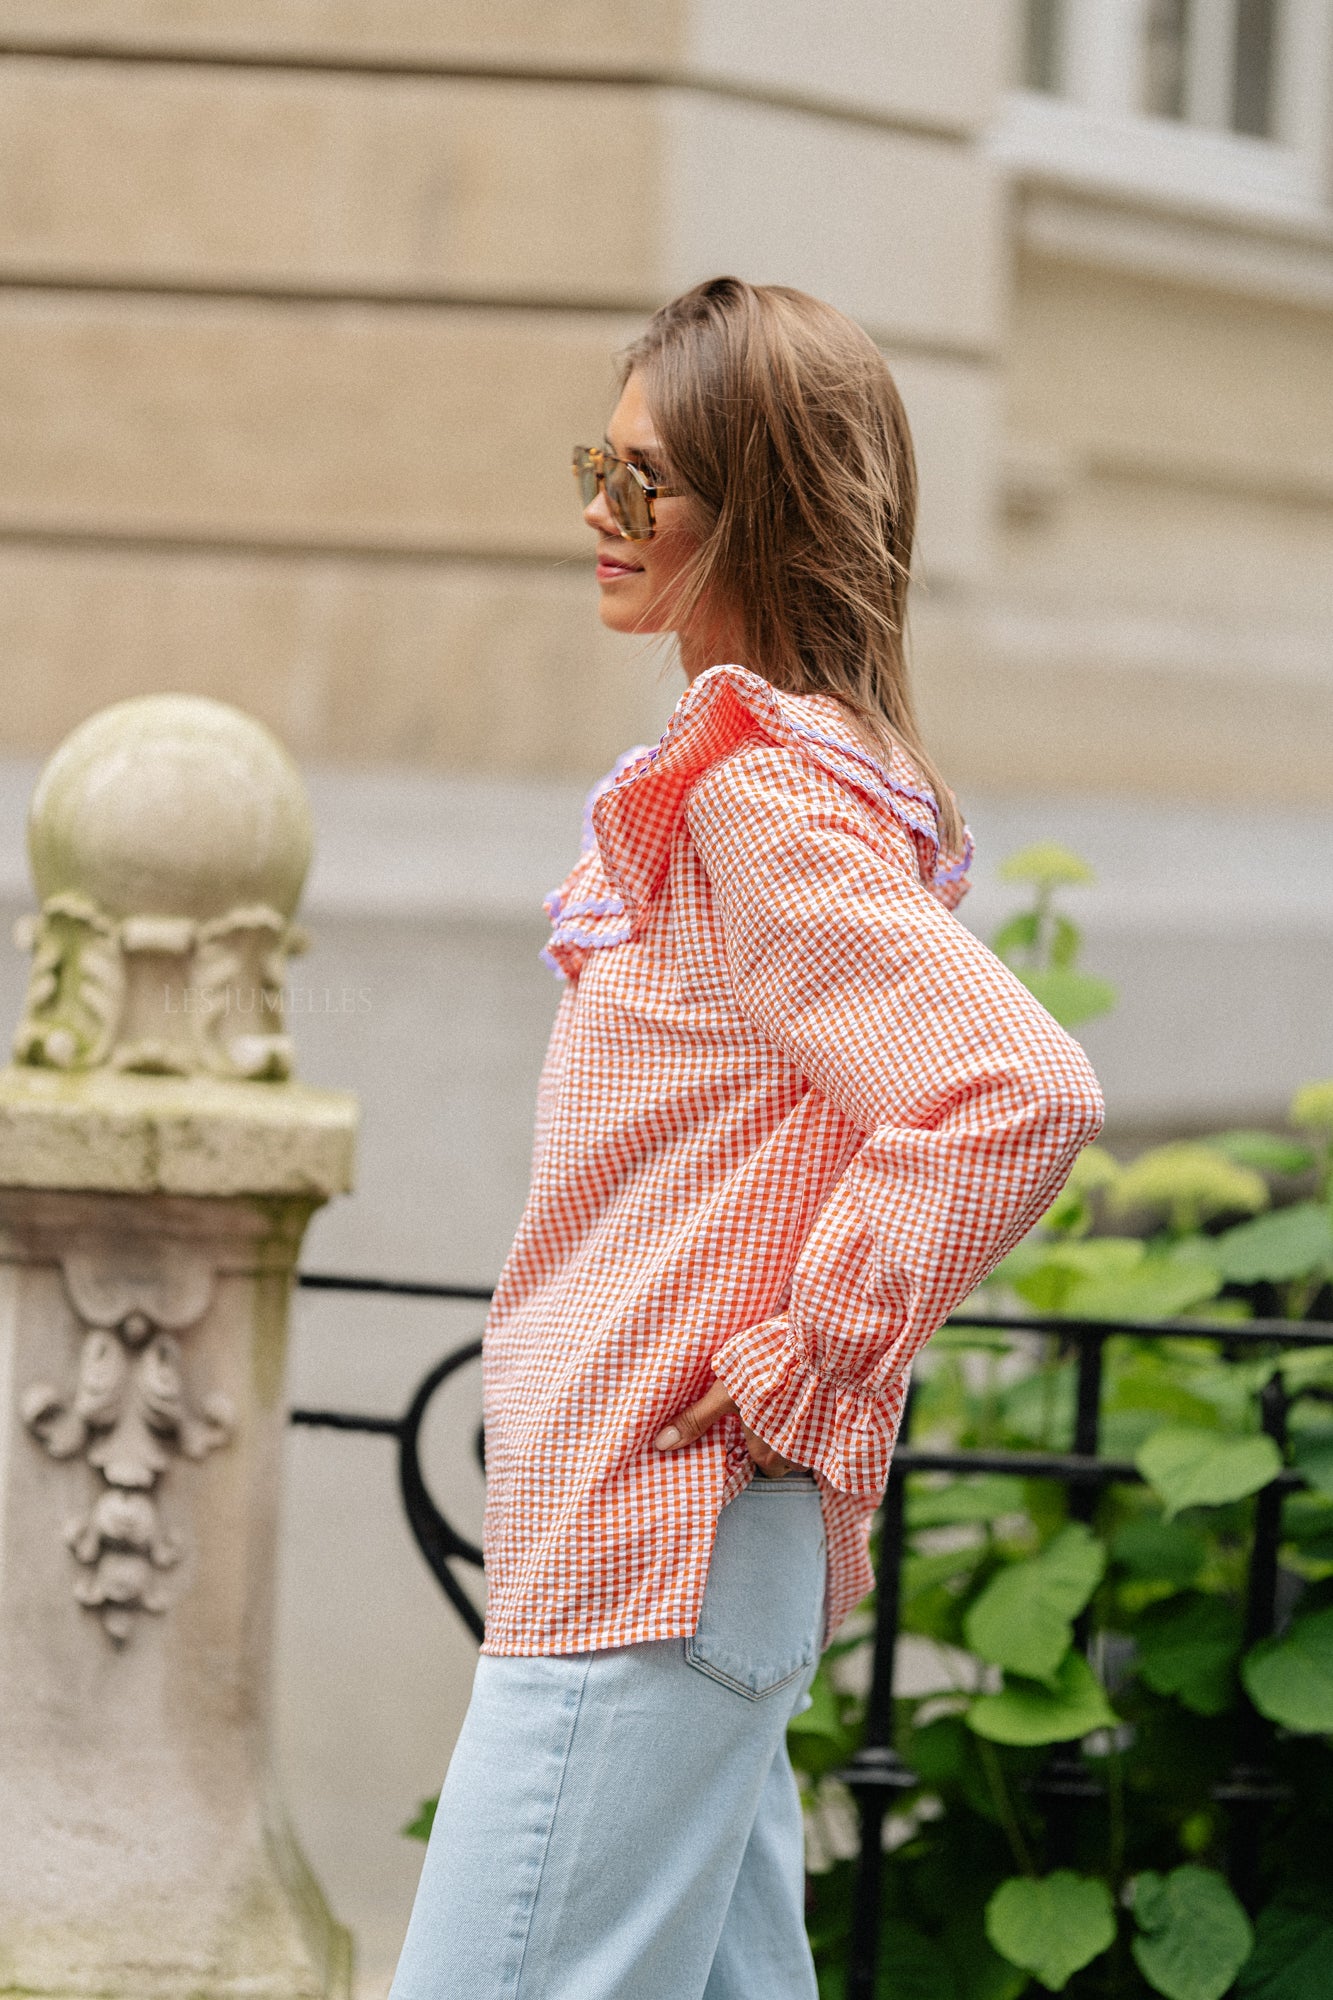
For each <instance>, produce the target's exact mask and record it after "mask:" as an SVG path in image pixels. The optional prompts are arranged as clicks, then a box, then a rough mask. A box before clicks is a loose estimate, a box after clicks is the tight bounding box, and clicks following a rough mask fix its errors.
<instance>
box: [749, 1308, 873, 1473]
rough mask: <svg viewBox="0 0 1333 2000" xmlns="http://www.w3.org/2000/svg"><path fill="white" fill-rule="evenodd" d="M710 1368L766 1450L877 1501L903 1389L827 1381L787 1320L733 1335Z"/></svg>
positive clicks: (773, 1320) (766, 1323)
mask: <svg viewBox="0 0 1333 2000" xmlns="http://www.w3.org/2000/svg"><path fill="white" fill-rule="evenodd" d="M712 1366H713V1373H714V1374H715V1375H716V1376H717V1378H718V1380H719V1381H720V1382H721V1383H722V1384H723V1386H724V1388H725V1389H726V1390H727V1391H728V1393H729V1394H730V1396H731V1398H732V1400H733V1402H734V1403H735V1405H736V1407H737V1409H738V1410H739V1411H740V1413H741V1416H742V1418H743V1419H744V1421H745V1423H746V1424H747V1425H748V1426H749V1428H750V1429H751V1430H752V1431H753V1432H754V1433H755V1434H756V1436H758V1437H761V1438H762V1439H763V1440H764V1443H765V1444H767V1445H771V1446H772V1448H773V1449H774V1451H777V1452H780V1453H781V1454H782V1456H783V1457H784V1458H789V1459H790V1460H791V1461H792V1463H793V1464H794V1465H808V1466H810V1467H811V1468H812V1470H813V1471H815V1472H818V1473H821V1474H822V1475H823V1477H824V1478H825V1479H827V1481H828V1483H829V1485H830V1486H833V1487H836V1489H837V1490H838V1492H839V1493H850V1494H852V1495H854V1496H855V1497H856V1498H857V1499H861V1500H878V1499H879V1497H880V1495H881V1494H882V1493H883V1491H884V1488H885V1485H886V1484H887V1482H888V1477H889V1462H890V1460H891V1459H892V1457H893V1447H894V1443H895V1441H896V1439H897V1436H898V1425H899V1423H900V1421H901V1419H902V1410H903V1397H904V1393H905V1385H904V1384H902V1383H900V1382H893V1383H891V1384H890V1385H889V1386H888V1387H887V1388H881V1389H879V1390H877V1391H875V1392H873V1393H871V1392H869V1391H867V1390H865V1389H860V1388H857V1387H855V1386H854V1385H853V1384H851V1383H847V1382H831V1381H827V1380H825V1379H824V1378H823V1377H821V1376H820V1374H819V1372H818V1370H817V1369H816V1368H814V1367H813V1366H812V1365H811V1363H810V1362H809V1361H808V1360H807V1359H806V1358H805V1356H804V1355H802V1354H800V1353H798V1352H797V1351H796V1349H795V1348H794V1346H793V1345H792V1332H791V1323H790V1321H789V1319H788V1318H787V1317H786V1315H785V1314H784V1315H783V1316H782V1317H781V1318H778V1319H769V1320H764V1321H762V1322H761V1323H760V1325H758V1326H749V1327H746V1328H745V1329H744V1330H743V1331H742V1332H740V1333H737V1334H733V1335H732V1337H731V1339H730V1340H728V1341H726V1342H725V1343H724V1344H723V1345H722V1346H721V1347H720V1348H719V1349H718V1351H717V1353H716V1354H715V1355H714V1356H713V1364H712Z"/></svg>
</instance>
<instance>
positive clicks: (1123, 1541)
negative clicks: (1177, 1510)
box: [1111, 1514, 1208, 1587]
mask: <svg viewBox="0 0 1333 2000" xmlns="http://www.w3.org/2000/svg"><path fill="white" fill-rule="evenodd" d="M1207 1554H1208V1544H1207V1542H1205V1541H1204V1539H1203V1537H1202V1535H1197V1534H1195V1532H1194V1530H1193V1529H1192V1528H1187V1527H1186V1526H1185V1525H1184V1523H1183V1522H1181V1521H1163V1520H1159V1519H1158V1517H1157V1516H1156V1515H1152V1514H1149V1515H1144V1516H1142V1517H1141V1518H1140V1519H1139V1520H1137V1521H1127V1522H1126V1523H1125V1525H1124V1527H1123V1528H1122V1529H1121V1530H1120V1532H1119V1534H1118V1535H1117V1536H1116V1538H1115V1540H1114V1541H1113V1542H1112V1544H1111V1556H1112V1560H1113V1561H1115V1562H1118V1563H1121V1564H1123V1566H1124V1567H1125V1568H1126V1569H1127V1570H1131V1571H1132V1572H1133V1573H1134V1575H1135V1576H1151V1577H1160V1578H1161V1579H1162V1581H1163V1582H1164V1583H1174V1584H1177V1585H1180V1586H1182V1587H1183V1586H1184V1585H1185V1584H1187V1583H1193V1581H1194V1579H1195V1577H1196V1576H1197V1575H1198V1574H1199V1571H1200V1570H1201V1569H1202V1568H1203V1565H1204V1561H1205V1559H1206V1557H1207Z"/></svg>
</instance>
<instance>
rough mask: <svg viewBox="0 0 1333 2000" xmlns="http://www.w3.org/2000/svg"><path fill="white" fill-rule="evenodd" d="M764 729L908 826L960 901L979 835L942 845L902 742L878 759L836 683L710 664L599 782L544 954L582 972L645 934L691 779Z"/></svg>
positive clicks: (945, 887)
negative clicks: (594, 951)
mask: <svg viewBox="0 0 1333 2000" xmlns="http://www.w3.org/2000/svg"><path fill="white" fill-rule="evenodd" d="M754 736H758V737H761V738H763V739H764V740H766V741H768V742H770V743H781V744H785V745H787V746H788V747H790V748H792V749H795V750H799V751H800V752H801V753H802V755H804V756H806V757H808V758H809V759H810V760H811V762H812V763H815V764H817V765H819V766H820V767H821V768H822V769H823V770H825V771H827V772H828V773H829V774H830V775H831V776H832V777H834V778H837V779H838V780H839V781H840V782H841V783H843V784H846V785H849V786H850V787H851V788H852V789H853V790H855V791H856V792H857V793H859V794H860V796H861V797H862V798H864V799H866V800H867V801H869V802H870V803H871V804H872V805H873V806H874V807H875V808H876V809H877V810H879V811H881V812H884V813H887V814H888V815H889V816H890V817H891V818H893V819H894V820H896V821H897V822H898V824H899V825H901V826H903V827H905V828H906V830H907V832H908V833H909V834H910V835H911V837H912V842H913V845H914V847H915V849H916V856H917V866H918V868H919V870H920V874H921V879H922V881H923V883H924V884H925V885H926V887H927V888H928V889H929V890H930V891H931V892H932V894H934V895H935V896H936V897H937V898H938V899H939V901H940V902H942V903H943V904H944V905H945V907H946V908H948V909H953V908H955V907H956V905H957V904H958V903H959V901H960V900H961V899H962V897H963V895H964V894H965V892H966V888H967V881H966V877H967V871H968V868H969V866H970V865H971V861H972V838H971V835H970V834H968V835H967V836H966V838H965V841H964V846H963V851H962V852H961V853H958V854H952V853H948V852H943V851H942V850H941V845H940V835H939V814H938V810H937V807H936V803H935V798H934V794H933V793H932V792H931V790H930V789H929V787H928V786H927V785H926V784H925V783H924V781H923V780H922V778H921V775H920V773H919V772H918V771H917V769H916V767H915V765H914V764H913V763H912V762H911V761H910V759H909V758H908V757H907V756H906V755H905V754H904V753H903V752H902V751H900V750H898V749H897V748H895V750H894V753H893V757H892V759H891V761H890V763H889V765H888V766H887V767H886V766H885V765H884V764H882V763H880V762H879V760H878V759H877V758H875V757H873V756H872V755H871V753H870V752H869V751H868V750H867V749H866V748H865V747H864V745H863V744H862V743H861V742H860V740H859V738H858V737H857V736H856V735H855V734H854V732H853V731H852V729H851V727H850V725H849V723H848V722H847V720H846V717H845V715H844V713H843V710H842V708H841V706H840V704H839V703H838V702H837V701H836V700H835V699H834V698H833V697H832V696H831V695H823V694H808V695H800V694H787V693H785V692H783V691H781V690H780V689H778V688H775V687H774V686H773V685H772V684H771V683H770V682H769V681H766V680H764V679H762V678H761V676H760V675H758V674H755V673H751V672H750V670H749V669H748V668H746V667H739V666H716V667H709V668H708V669H707V670H706V671H705V672H704V673H702V674H700V675H699V676H698V677H697V678H696V679H695V680H694V681H692V682H691V683H690V685H689V686H688V687H687V688H686V690H685V692H684V693H683V694H682V696H681V698H680V700H679V701H678V702H677V704H676V707H675V710H674V712H673V714H672V717H671V720H670V722H669V723H668V724H667V728H666V731H665V733H664V735H663V736H662V739H661V741H660V742H659V743H658V744H657V746H656V748H649V747H646V746H645V745H643V744H636V745H635V747H634V748H633V749H632V750H627V751H626V752H625V753H624V755H623V756H622V757H620V758H618V759H617V761H616V763H615V765H614V766H613V767H612V769H611V770H610V771H609V772H608V773H607V775H606V777H605V778H603V779H602V780H601V781H600V782H599V783H598V784H597V785H595V786H594V787H593V788H592V790H591V791H590V792H589V794H588V796H587V799H586V800H585V802H584V810H583V846H582V852H581V854H580V857H579V860H578V862H577V864H576V865H575V867H574V869H573V870H572V872H571V873H570V874H569V875H568V876H567V877H566V879H565V881H564V882H562V883H561V885H560V887H559V888H558V889H553V890H552V891H551V894H550V895H549V896H548V897H547V898H546V901H545V904H544V906H543V907H544V908H545V910H546V912H547V915H548V916H549V917H550V918H551V922H552V926H553V928H552V934H551V937H550V940H549V942H548V944H547V947H546V949H545V950H544V951H543V953H542V957H543V959H544V960H545V961H546V963H547V964H548V965H550V966H551V968H552V970H554V971H557V972H561V973H563V974H565V975H566V976H571V977H572V976H576V975H577V972H578V970H579V968H580V966H581V964H582V962H583V959H584V957H585V955H586V952H587V951H588V950H589V949H591V948H594V947H596V946H599V945H612V944H622V943H624V942H625V941H626V940H628V939H630V938H633V937H636V936H638V935H639V934H640V932H641V931H642V929H643V926H644V923H645V921H646V919H647V913H648V910H649V907H650V906H651V904H652V902H653V900H654V898H655V897H656V896H657V894H658V892H659V890H660V889H661V886H662V882H663V879H664V877H665V875H666V871H667V867H668V863H669V857H670V851H671V843H672V840H673V838H674V835H675V832H676V828H677V826H678V825H679V823H680V819H681V816H682V814H683V813H684V810H685V804H686V800H687V798H688V796H689V792H690V788H691V786H693V785H694V784H695V782H696V781H697V780H698V779H699V778H700V777H701V776H702V774H703V773H704V771H706V770H707V769H708V768H709V767H710V765H712V764H715V763H716V762H717V761H718V759H719V758H721V757H724V756H726V755H728V754H729V753H730V752H731V751H732V750H734V749H736V747H737V746H738V745H739V744H741V743H743V742H745V741H746V740H747V739H748V738H750V737H754Z"/></svg>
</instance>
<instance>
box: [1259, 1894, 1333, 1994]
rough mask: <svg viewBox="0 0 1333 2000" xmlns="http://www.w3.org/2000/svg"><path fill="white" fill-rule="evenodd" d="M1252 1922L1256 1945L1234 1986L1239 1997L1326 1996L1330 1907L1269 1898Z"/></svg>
mask: <svg viewBox="0 0 1333 2000" xmlns="http://www.w3.org/2000/svg"><path fill="white" fill-rule="evenodd" d="M1254 1928H1255V1938H1254V1951H1253V1953H1252V1954H1251V1956H1250V1958H1249V1960H1248V1961H1247V1963H1246V1965H1245V1969H1244V1971H1243V1972H1242V1973H1241V1975H1240V1981H1239V1984H1238V1986H1237V1989H1236V1990H1237V1992H1238V1993H1239V1995H1240V1996H1241V2000H1328V1996H1329V1995H1330V1993H1333V1918H1331V1917H1330V1916H1329V1915H1328V1913H1327V1912H1326V1911H1323V1910H1314V1909H1302V1908H1299V1907H1297V1906H1296V1905H1293V1904H1289V1903H1270V1904H1269V1905H1268V1908H1267V1909H1266V1910H1261V1911H1260V1913H1259V1920H1258V1922H1257V1923H1256V1925H1255V1927H1254Z"/></svg>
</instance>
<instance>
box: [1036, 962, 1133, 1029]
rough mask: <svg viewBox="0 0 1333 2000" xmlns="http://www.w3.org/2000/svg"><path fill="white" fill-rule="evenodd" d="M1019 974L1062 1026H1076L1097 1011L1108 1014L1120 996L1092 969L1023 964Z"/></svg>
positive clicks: (1090, 1018)
mask: <svg viewBox="0 0 1333 2000" xmlns="http://www.w3.org/2000/svg"><path fill="white" fill-rule="evenodd" d="M1015 969H1016V970H1017V968H1015ZM1018 977H1019V978H1020V979H1021V980H1022V982H1023V984H1024V985H1025V986H1026V987H1027V989H1028V992H1029V993H1030V994H1031V995H1032V997H1033V999H1034V1000H1039V1001H1040V1002H1041V1005H1042V1006H1043V1007H1044V1008H1045V1009H1046V1012H1047V1013H1048V1014H1052V1015H1054V1017H1055V1019H1056V1020H1057V1021H1058V1022H1059V1023H1060V1026H1061V1027H1062V1028H1077V1027H1078V1026H1079V1025H1080V1023H1081V1022H1083V1021H1091V1020H1093V1019H1095V1017H1096V1016H1097V1015H1098V1014H1109V1013H1110V1011H1111V1009H1112V1008H1113V1007H1114V1006H1115V1003H1116V1000H1117V999H1118V998H1119V995H1118V994H1117V992H1116V989H1115V987H1114V986H1112V985H1111V983H1110V981H1109V980H1107V979H1098V978H1097V977H1096V976H1095V974H1093V973H1091V972H1071V971H1069V969H1068V968H1067V967H1065V966H1059V965H1055V966H1051V967H1050V968H1049V970H1047V971H1044V972H1036V971H1030V970H1028V969H1027V968H1024V969H1023V970H1022V971H1020V972H1019V973H1018Z"/></svg>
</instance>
